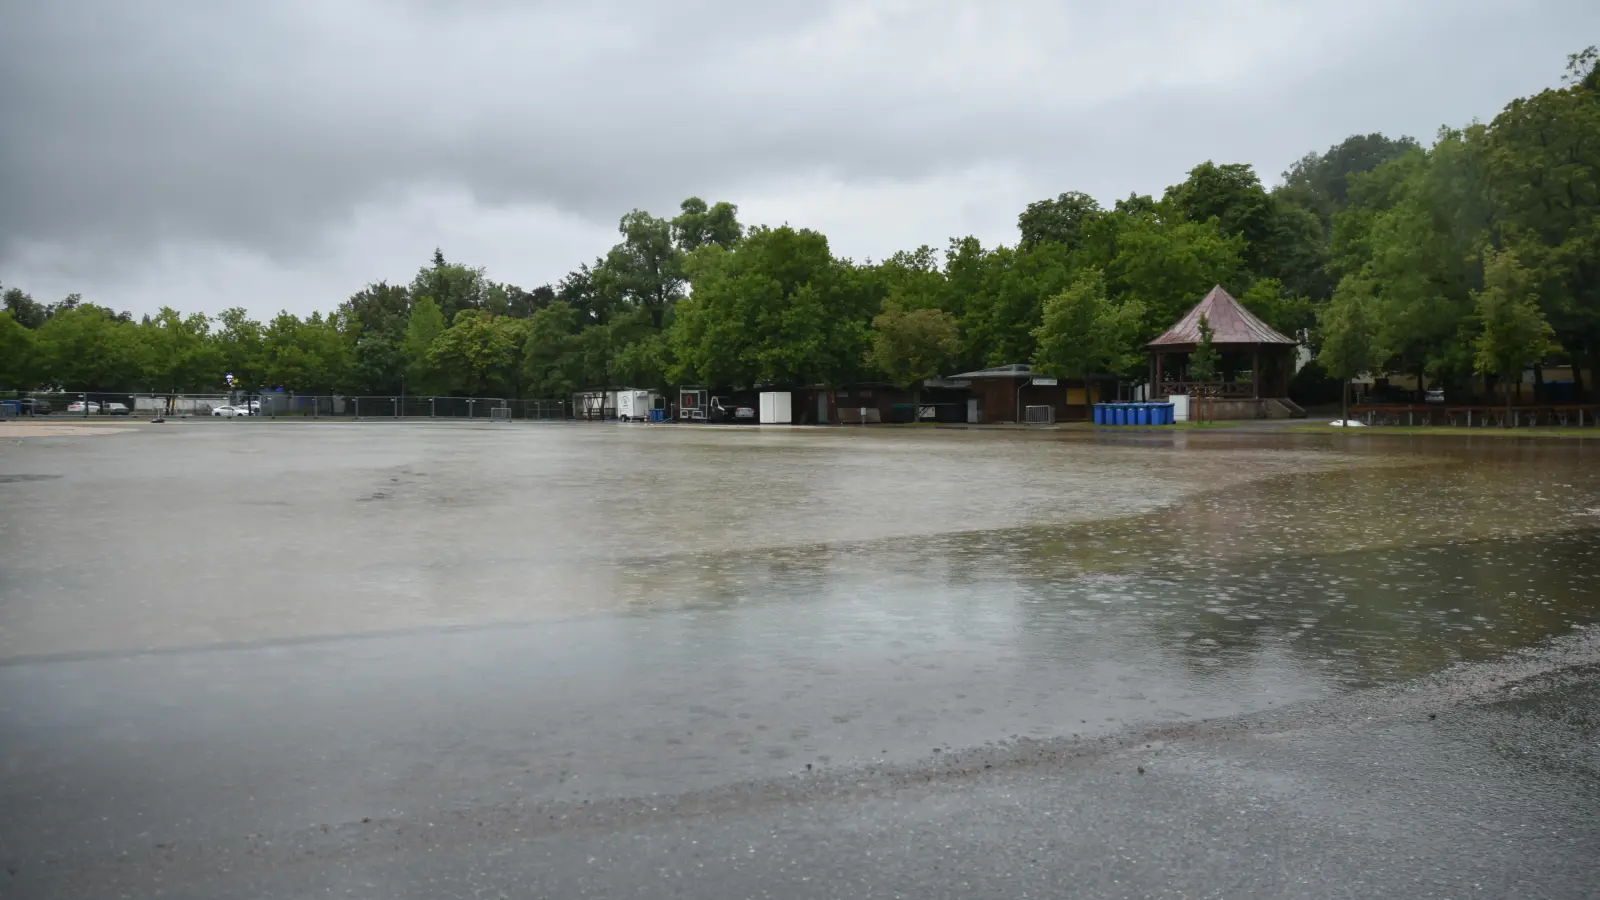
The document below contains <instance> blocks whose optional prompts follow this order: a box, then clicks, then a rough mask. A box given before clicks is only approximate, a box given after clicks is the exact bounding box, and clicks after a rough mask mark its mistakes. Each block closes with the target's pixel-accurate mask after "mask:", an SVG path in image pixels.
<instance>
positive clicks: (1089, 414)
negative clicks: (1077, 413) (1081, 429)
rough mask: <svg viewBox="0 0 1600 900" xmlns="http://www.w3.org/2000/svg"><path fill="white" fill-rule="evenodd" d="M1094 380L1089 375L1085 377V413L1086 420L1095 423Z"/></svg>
mask: <svg viewBox="0 0 1600 900" xmlns="http://www.w3.org/2000/svg"><path fill="white" fill-rule="evenodd" d="M1093 385H1094V382H1093V381H1091V380H1090V379H1089V377H1088V376H1084V379H1083V415H1084V421H1085V422H1088V423H1089V424H1091V425H1092V424H1094V387H1093Z"/></svg>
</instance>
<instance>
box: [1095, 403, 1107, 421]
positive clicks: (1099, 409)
mask: <svg viewBox="0 0 1600 900" xmlns="http://www.w3.org/2000/svg"><path fill="white" fill-rule="evenodd" d="M1094 423H1095V424H1096V425H1104V424H1105V423H1106V405H1105V404H1104V403H1096V404H1095V405H1094Z"/></svg>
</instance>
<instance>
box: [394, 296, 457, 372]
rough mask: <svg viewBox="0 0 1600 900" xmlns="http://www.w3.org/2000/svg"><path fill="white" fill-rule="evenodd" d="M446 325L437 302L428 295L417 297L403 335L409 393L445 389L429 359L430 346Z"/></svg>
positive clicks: (442, 332)
mask: <svg viewBox="0 0 1600 900" xmlns="http://www.w3.org/2000/svg"><path fill="white" fill-rule="evenodd" d="M446 328H447V326H446V324H445V319H444V313H443V312H441V311H440V309H439V304H437V303H435V302H434V299H433V298H432V297H430V296H427V295H423V296H421V297H418V298H417V300H416V302H415V303H413V304H412V306H411V318H410V319H409V320H408V321H407V323H406V336H405V341H404V343H403V344H402V346H403V347H404V351H405V358H406V377H407V379H408V380H409V383H408V385H407V386H408V387H409V388H410V393H413V394H437V393H439V392H441V391H443V390H447V389H448V385H446V384H444V383H443V382H442V381H441V379H440V378H439V372H438V371H437V370H436V369H435V367H434V365H433V363H432V362H430V361H429V359H428V350H429V348H431V347H432V346H433V342H434V341H436V340H438V339H439V336H440V335H442V334H444V332H445V329H446Z"/></svg>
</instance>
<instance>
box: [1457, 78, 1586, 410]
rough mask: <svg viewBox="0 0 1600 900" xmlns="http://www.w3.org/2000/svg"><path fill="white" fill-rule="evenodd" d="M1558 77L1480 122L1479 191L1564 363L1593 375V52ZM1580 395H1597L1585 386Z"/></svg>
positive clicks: (1502, 242)
mask: <svg viewBox="0 0 1600 900" xmlns="http://www.w3.org/2000/svg"><path fill="white" fill-rule="evenodd" d="M1563 80H1564V82H1565V85H1564V86H1563V87H1561V88H1559V89H1555V88H1553V89H1549V90H1545V91H1541V92H1539V93H1538V94H1535V95H1534V96H1531V97H1526V98H1519V99H1516V100H1513V101H1511V103H1510V104H1508V105H1507V106H1506V108H1505V109H1504V110H1503V111H1502V112H1501V113H1500V115H1498V116H1496V117H1495V119H1494V121H1493V122H1492V123H1491V124H1490V126H1489V128H1488V130H1487V134H1486V137H1485V145H1486V146H1485V153H1484V162H1485V164H1484V172H1485V179H1486V182H1487V185H1486V189H1485V190H1484V191H1483V193H1484V194H1486V195H1490V196H1493V197H1494V198H1495V199H1496V203H1495V206H1494V211H1495V223H1494V224H1495V226H1496V230H1497V231H1498V234H1499V237H1500V239H1501V244H1502V245H1503V246H1505V247H1509V248H1511V249H1513V250H1514V251H1516V255H1517V259H1518V262H1519V264H1520V265H1523V266H1526V267H1527V271H1528V273H1529V276H1530V277H1531V278H1532V279H1533V281H1534V283H1535V284H1536V285H1537V290H1538V294H1539V297H1540V305H1541V308H1542V309H1543V311H1544V314H1545V316H1546V318H1547V319H1548V320H1549V322H1550V324H1551V325H1552V326H1553V328H1554V330H1555V335H1556V338H1557V339H1558V340H1559V342H1560V343H1561V345H1562V346H1563V347H1564V348H1565V349H1566V350H1567V351H1569V352H1570V353H1572V354H1573V356H1574V360H1573V362H1574V370H1575V371H1578V370H1579V368H1580V366H1579V364H1581V363H1584V362H1586V363H1587V364H1588V367H1589V369H1590V370H1591V372H1596V373H1600V137H1597V136H1600V51H1597V50H1596V49H1595V48H1594V47H1590V48H1588V49H1586V50H1584V51H1583V52H1581V53H1575V54H1573V55H1572V56H1570V57H1569V58H1568V65H1567V74H1566V76H1565V78H1564V79H1563ZM1580 387H1582V386H1581V385H1580ZM1588 393H1589V394H1590V395H1591V396H1600V391H1596V386H1595V385H1593V384H1590V385H1588Z"/></svg>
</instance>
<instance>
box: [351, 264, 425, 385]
mask: <svg viewBox="0 0 1600 900" xmlns="http://www.w3.org/2000/svg"><path fill="white" fill-rule="evenodd" d="M338 318H339V331H340V333H342V334H343V335H345V338H346V340H348V341H349V342H350V345H351V349H350V372H349V376H348V380H347V387H348V389H349V390H351V391H353V392H355V393H360V394H397V393H399V391H400V384H401V378H402V377H403V376H404V375H405V371H406V367H407V362H408V360H407V359H406V354H405V331H406V326H407V325H408V324H409V323H410V320H411V292H410V291H409V290H408V289H406V288H405V287H402V286H400V285H391V284H388V283H387V282H383V281H378V282H374V283H372V284H369V285H367V286H366V287H365V288H362V289H361V290H359V291H357V292H356V293H354V294H352V295H350V299H349V300H346V301H345V302H344V303H343V304H341V305H340V307H339V312H338Z"/></svg>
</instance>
